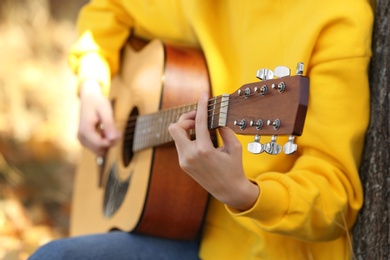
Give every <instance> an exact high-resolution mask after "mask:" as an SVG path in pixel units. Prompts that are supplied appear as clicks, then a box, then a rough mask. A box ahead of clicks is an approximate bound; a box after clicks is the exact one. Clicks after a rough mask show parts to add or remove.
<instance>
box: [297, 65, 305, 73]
mask: <svg viewBox="0 0 390 260" xmlns="http://www.w3.org/2000/svg"><path fill="white" fill-rule="evenodd" d="M304 68H305V65H304V64H303V62H298V64H297V71H296V74H297V75H300V76H302V75H303V70H304Z"/></svg>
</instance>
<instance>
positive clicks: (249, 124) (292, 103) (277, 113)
mask: <svg viewBox="0 0 390 260" xmlns="http://www.w3.org/2000/svg"><path fill="white" fill-rule="evenodd" d="M302 74H303V64H302V63H298V67H297V74H296V75H295V76H291V75H290V69H288V68H287V67H283V66H279V67H277V68H275V69H274V70H273V71H272V70H269V69H261V70H259V71H258V72H257V77H258V78H259V79H260V80H261V81H259V82H254V83H248V84H245V85H243V86H241V87H240V88H239V89H238V90H237V91H236V92H234V93H232V94H230V95H222V96H220V97H218V99H219V100H217V99H211V100H210V101H209V106H210V108H211V109H212V110H213V111H214V112H213V115H212V118H210V120H209V121H210V128H211V129H212V128H217V127H220V126H227V127H229V128H231V129H232V130H233V131H234V132H235V133H236V134H239V135H254V136H255V140H254V142H252V143H250V144H249V145H248V150H249V151H250V152H252V153H261V152H263V151H265V152H267V153H269V154H278V153H280V152H281V150H282V148H281V146H280V145H279V144H277V143H276V137H277V136H280V135H289V136H290V137H289V141H288V143H287V144H285V145H284V152H285V153H286V154H291V153H294V152H295V151H296V144H294V136H300V135H301V134H302V132H303V127H304V123H305V118H306V111H307V104H308V98H309V78H308V77H305V76H302ZM216 104H221V105H220V106H219V107H218V111H217V113H215V107H216ZM262 135H267V136H272V139H271V142H270V143H267V144H261V143H260V136H262Z"/></svg>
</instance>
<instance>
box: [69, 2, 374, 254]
mask: <svg viewBox="0 0 390 260" xmlns="http://www.w3.org/2000/svg"><path fill="white" fill-rule="evenodd" d="M372 21H373V15H372V10H371V7H370V5H369V1H368V0H328V1H320V0H317V1H315V0H301V1H293V0H257V1H255V0H252V1H249V0H248V1H238V0H225V1H221V0H211V1H210V0H198V1H195V0H166V1H157V0H148V1H145V0H111V1H109V0H92V1H91V3H90V4H89V5H87V6H86V7H85V8H84V9H83V10H82V12H81V13H80V18H79V30H80V34H81V37H80V39H79V40H78V41H77V43H76V44H75V45H74V47H73V48H72V50H71V53H70V56H69V59H70V64H71V68H72V69H73V70H74V72H75V73H77V74H78V76H79V78H80V80H83V79H85V78H88V77H95V78H97V79H99V80H100V82H101V84H102V85H103V86H104V89H105V92H106V93H107V92H108V89H109V85H110V78H111V76H112V75H114V74H115V73H116V72H117V71H118V66H119V51H120V49H121V48H122V46H123V44H124V42H125V41H126V39H127V38H128V37H129V32H130V29H132V31H133V32H134V34H136V35H138V36H141V37H144V38H148V39H152V38H160V39H162V40H164V41H166V42H170V43H180V44H186V45H190V46H197V47H199V48H201V49H202V50H203V51H204V53H205V56H206V59H207V63H208V67H209V71H210V77H211V84H212V88H213V89H212V90H213V95H214V96H215V95H220V94H224V93H231V92H233V91H234V90H235V89H237V88H238V86H241V85H243V84H245V83H248V82H253V81H255V74H256V71H257V70H258V69H259V68H263V67H266V68H270V69H273V68H275V67H276V66H278V65H285V66H288V67H290V68H295V66H296V64H297V62H299V61H301V62H304V64H305V65H306V69H305V70H306V71H305V74H306V75H308V76H309V77H310V82H311V84H310V88H311V89H310V96H309V108H308V112H307V117H306V123H305V129H304V133H303V135H302V136H301V137H299V138H297V141H296V142H297V144H298V147H299V150H298V153H296V154H294V155H292V156H291V155H290V156H287V155H278V156H271V155H268V154H265V153H263V154H261V155H253V154H251V153H249V152H247V151H244V153H243V163H244V169H245V172H246V174H247V176H248V178H250V179H251V180H253V181H254V182H256V183H257V184H258V185H259V186H260V188H261V194H260V196H259V198H258V200H257V202H256V204H255V205H254V206H253V208H251V209H250V210H248V211H245V212H236V211H235V210H234V209H230V208H228V207H226V206H225V205H223V204H221V203H220V202H218V201H216V200H215V199H211V202H210V205H209V208H208V213H207V216H206V220H205V224H204V232H203V236H202V241H201V249H200V257H201V258H202V259H213V260H214V259H350V258H351V238H350V236H349V235H350V233H349V231H348V230H350V228H351V227H352V226H353V224H354V222H355V219H356V216H357V213H358V210H359V209H360V207H361V205H362V201H363V191H362V187H361V183H360V180H359V176H358V170H357V169H358V165H359V163H360V158H361V152H362V147H363V141H364V134H365V130H366V127H367V124H368V117H369V87H368V78H367V66H368V63H369V59H370V55H371V51H370V46H371V29H372ZM238 138H239V139H240V141H241V142H242V144H243V145H244V146H246V144H247V143H248V142H252V141H253V137H242V136H239V137H238ZM265 139H266V138H265ZM279 140H281V141H280V142H281V143H283V142H285V141H286V139H283V138H279ZM267 141H268V140H264V142H267ZM221 163H222V162H221Z"/></svg>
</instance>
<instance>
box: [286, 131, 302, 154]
mask: <svg viewBox="0 0 390 260" xmlns="http://www.w3.org/2000/svg"><path fill="white" fill-rule="evenodd" d="M297 149H298V145H297V144H296V143H294V136H293V135H290V136H289V137H288V142H287V143H286V144H285V145H284V146H283V151H284V153H285V154H288V155H290V154H293V153H295V152H296V151H297Z"/></svg>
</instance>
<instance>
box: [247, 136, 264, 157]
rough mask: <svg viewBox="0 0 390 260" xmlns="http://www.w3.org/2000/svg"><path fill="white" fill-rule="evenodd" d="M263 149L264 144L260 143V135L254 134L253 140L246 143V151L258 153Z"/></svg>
mask: <svg viewBox="0 0 390 260" xmlns="http://www.w3.org/2000/svg"><path fill="white" fill-rule="evenodd" d="M263 151H264V145H263V144H261V143H260V135H256V136H255V141H254V142H251V143H249V144H248V152H250V153H253V154H259V153H262V152H263Z"/></svg>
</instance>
